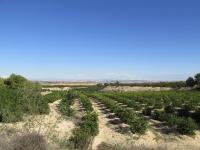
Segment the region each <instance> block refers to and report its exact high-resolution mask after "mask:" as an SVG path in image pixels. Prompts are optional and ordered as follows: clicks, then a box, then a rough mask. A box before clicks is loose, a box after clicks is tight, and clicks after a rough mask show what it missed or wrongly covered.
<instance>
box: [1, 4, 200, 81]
mask: <svg viewBox="0 0 200 150" xmlns="http://www.w3.org/2000/svg"><path fill="white" fill-rule="evenodd" d="M199 7H200V1H199V0H0V76H3V77H5V76H8V75H10V74H11V73H16V74H21V75H23V76H25V77H27V78H29V79H32V80H102V79H114V80H158V81H160V80H163V81H165V80H170V81H171V80H185V79H186V78H187V77H188V76H193V75H194V74H196V73H198V72H200V9H199Z"/></svg>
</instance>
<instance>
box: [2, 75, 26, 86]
mask: <svg viewBox="0 0 200 150" xmlns="http://www.w3.org/2000/svg"><path fill="white" fill-rule="evenodd" d="M27 83H28V80H27V79H26V78H24V77H22V76H20V75H15V74H12V75H10V77H9V78H8V79H6V80H5V84H6V85H7V86H8V87H9V88H12V89H17V88H23V87H24V86H25V85H26V84H27Z"/></svg>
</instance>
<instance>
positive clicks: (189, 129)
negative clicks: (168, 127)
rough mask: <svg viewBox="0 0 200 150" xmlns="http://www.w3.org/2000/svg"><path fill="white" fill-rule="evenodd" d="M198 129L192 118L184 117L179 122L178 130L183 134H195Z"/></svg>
mask: <svg viewBox="0 0 200 150" xmlns="http://www.w3.org/2000/svg"><path fill="white" fill-rule="evenodd" d="M196 129H197V124H196V123H195V121H194V120H193V119H191V118H182V119H180V120H179V121H178V123H177V130H178V132H179V133H181V134H187V135H193V134H195V132H194V131H195V130H196Z"/></svg>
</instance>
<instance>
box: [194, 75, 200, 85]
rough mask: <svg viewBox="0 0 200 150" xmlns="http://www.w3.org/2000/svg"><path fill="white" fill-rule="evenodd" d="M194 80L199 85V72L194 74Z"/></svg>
mask: <svg viewBox="0 0 200 150" xmlns="http://www.w3.org/2000/svg"><path fill="white" fill-rule="evenodd" d="M195 82H196V84H197V85H198V86H200V73H198V74H196V75H195Z"/></svg>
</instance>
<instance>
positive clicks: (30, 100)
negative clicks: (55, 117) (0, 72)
mask: <svg viewBox="0 0 200 150" xmlns="http://www.w3.org/2000/svg"><path fill="white" fill-rule="evenodd" d="M5 84H6V86H1V87H0V122H16V121H20V120H22V118H23V115H24V114H25V113H26V114H44V113H48V112H49V107H48V104H47V102H45V101H44V99H43V98H42V96H41V94H40V92H41V86H40V85H39V84H38V83H32V82H30V81H28V80H26V79H25V78H23V77H21V76H16V75H11V76H10V78H8V79H6V81H5Z"/></svg>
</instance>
